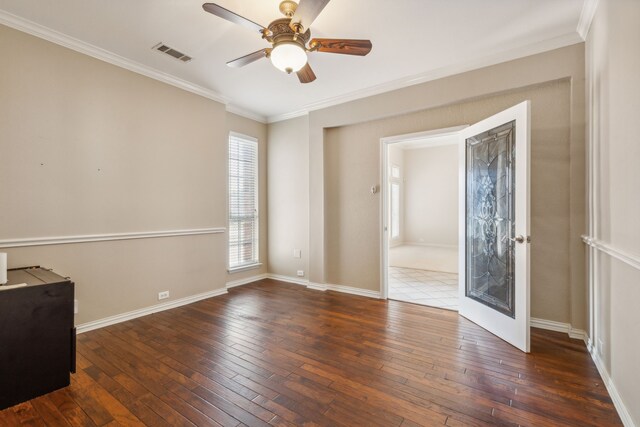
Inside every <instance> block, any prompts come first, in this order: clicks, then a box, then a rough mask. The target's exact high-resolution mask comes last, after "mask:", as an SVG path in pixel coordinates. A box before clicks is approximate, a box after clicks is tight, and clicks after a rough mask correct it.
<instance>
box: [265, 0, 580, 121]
mask: <svg viewBox="0 0 640 427" xmlns="http://www.w3.org/2000/svg"><path fill="white" fill-rule="evenodd" d="M587 1H591V0H587ZM583 41H584V40H583V39H582V38H581V37H580V35H579V34H578V33H577V32H571V33H567V34H563V35H561V36H558V37H554V38H551V39H547V40H543V41H540V42H535V43H530V44H528V45H525V46H521V47H516V48H513V49H508V50H505V51H502V52H497V53H494V54H491V55H487V56H485V57H482V58H476V59H472V60H469V61H464V62H460V63H457V64H453V65H449V66H446V67H442V68H438V69H435V70H430V71H427V72H425V73H421V74H415V75H413V76H409V77H405V78H402V79H398V80H394V81H391V82H387V83H382V84H379V85H376V86H371V87H368V88H364V89H360V90H357V91H353V92H350V93H348V94H344V95H339V96H335V97H332V98H327V99H324V100H322V101H318V102H315V103H310V104H307V105H305V106H303V107H302V108H301V109H299V110H296V111H293V112H289V113H284V114H278V115H274V116H269V117H268V118H267V120H268V122H269V123H275V122H279V121H283V120H288V119H291V118H294V117H298V116H302V115H304V114H308V113H310V112H311V111H315V110H321V109H323V108H328V107H333V106H336V105H340V104H344V103H347V102H350V101H355V100H358V99H362V98H367V97H369V96H374V95H379V94H382V93H386V92H391V91H393V90H397V89H402V88H405V87H409V86H413V85H417V84H420V83H425V82H429V81H433V80H437V79H441V78H445V77H449V76H453V75H456V74H461V73H465V72H467V71H472V70H477V69H480V68H484V67H489V66H492V65H496V64H500V63H502V62H507V61H512V60H515V59H519V58H523V57H526V56H530V55H535V54H538V53H542V52H547V51H550V50H554V49H560V48H563V47H566V46H571V45H574V44H577V43H581V42H583Z"/></svg>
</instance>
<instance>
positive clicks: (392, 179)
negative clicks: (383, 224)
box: [388, 163, 402, 241]
mask: <svg viewBox="0 0 640 427" xmlns="http://www.w3.org/2000/svg"><path fill="white" fill-rule="evenodd" d="M394 170H397V171H398V175H397V176H394V174H393V172H394ZM388 185H389V237H390V240H391V241H397V240H398V239H400V236H401V235H402V220H401V218H402V169H401V168H400V165H398V164H395V163H391V164H390V166H389V184H388ZM394 185H397V189H398V218H397V220H398V230H397V231H398V233H397V234H396V235H394V233H393V231H394V230H393V228H394V227H393V222H394V221H393V220H394V215H393V186H394Z"/></svg>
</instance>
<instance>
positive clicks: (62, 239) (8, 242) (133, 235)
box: [0, 227, 226, 248]
mask: <svg viewBox="0 0 640 427" xmlns="http://www.w3.org/2000/svg"><path fill="white" fill-rule="evenodd" d="M225 231H226V228H225V227H210V228H191V229H185V230H165V231H137V232H129V233H111V234H84V235H77V236H57V237H29V238H25V239H5V240H0V248H21V247H26V246H47V245H64V244H69V243H89V242H106V241H112V240H134V239H153V238H158V237H174V236H197V235H202V234H220V233H224V232H225Z"/></svg>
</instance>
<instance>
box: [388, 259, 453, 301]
mask: <svg viewBox="0 0 640 427" xmlns="http://www.w3.org/2000/svg"><path fill="white" fill-rule="evenodd" d="M389 298H390V299H394V300H399V301H407V302H412V303H416V304H422V305H429V306H431V307H438V308H446V309H448V310H458V275H457V274H456V273H444V272H441V271H429V270H418V269H415V268H403V267H389Z"/></svg>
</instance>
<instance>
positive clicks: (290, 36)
mask: <svg viewBox="0 0 640 427" xmlns="http://www.w3.org/2000/svg"><path fill="white" fill-rule="evenodd" d="M290 21H291V18H280V19H276V20H275V21H273V22H272V23H270V24H269V35H268V36H267V37H266V39H267V41H269V42H270V43H273V47H276V46H277V45H278V44H280V43H282V42H286V43H297V44H299V45H300V46H301V47H302V49H304V50H307V42H308V41H309V39H310V38H311V31H310V30H307V31H305V32H304V33H300V34H296V33H295V32H294V31H293V30H292V29H291V27H289V22H290Z"/></svg>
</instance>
